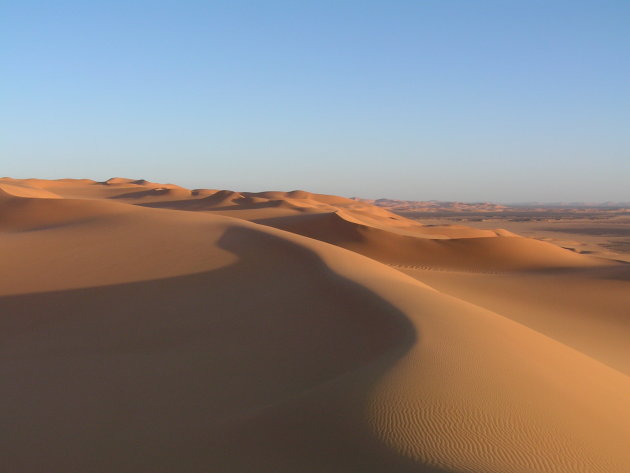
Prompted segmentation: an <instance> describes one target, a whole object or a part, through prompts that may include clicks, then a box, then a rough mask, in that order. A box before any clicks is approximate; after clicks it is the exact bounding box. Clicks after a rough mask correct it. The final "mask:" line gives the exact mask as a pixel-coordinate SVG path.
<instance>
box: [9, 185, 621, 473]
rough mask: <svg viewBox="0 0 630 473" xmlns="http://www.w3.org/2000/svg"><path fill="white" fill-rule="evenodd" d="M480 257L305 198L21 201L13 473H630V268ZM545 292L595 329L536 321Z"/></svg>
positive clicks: (575, 257)
mask: <svg viewBox="0 0 630 473" xmlns="http://www.w3.org/2000/svg"><path fill="white" fill-rule="evenodd" d="M15 188H19V190H18V191H15ZM49 194H52V195H53V197H50V196H49ZM482 235H483V236H481V235H480V234H478V233H476V232H475V231H474V230H470V231H468V230H467V229H466V228H465V227H460V226H457V227H456V228H432V227H426V226H423V225H421V224H419V223H417V222H414V221H411V220H408V219H405V218H404V217H400V216H397V215H395V214H392V213H390V212H389V211H387V210H384V209H376V210H375V209H374V208H373V206H371V204H369V203H362V202H357V201H354V200H352V199H345V198H341V197H335V196H322V195H319V194H312V193H307V192H304V191H292V192H286V193H285V192H261V193H248V192H233V191H220V190H217V191H215V190H212V189H207V190H200V189H197V190H192V191H190V190H188V189H185V188H182V187H179V186H175V185H161V184H158V183H152V182H149V181H145V180H138V179H124V178H114V179H110V180H107V181H103V182H97V181H90V180H59V181H45V180H34V179H29V180H24V181H19V180H12V179H6V178H4V179H0V251H2V254H3V265H2V267H1V269H0V314H2V315H0V360H2V363H0V370H1V373H2V377H1V378H0V379H2V381H1V382H0V383H1V386H0V387H1V389H0V391H1V392H2V393H3V394H2V403H0V417H1V418H2V419H3V425H4V428H3V429H2V431H1V433H0V455H1V456H2V458H3V464H4V465H5V467H6V468H8V469H9V470H10V471H20V472H25V473H30V472H41V471H50V472H64V473H67V472H70V473H72V472H77V473H79V472H85V471H93V472H111V471H120V472H126V471H129V472H132V471H133V472H136V473H137V472H147V473H149V472H151V473H159V472H164V473H166V472H172V471H187V472H190V473H194V472H200V473H201V472H206V471H221V472H234V473H237V472H238V473H245V472H251V471H258V472H269V473H271V472H287V473H289V472H295V471H300V472H306V473H308V472H312V473H316V472H322V471H326V472H340V473H341V472H343V473H351V472H356V471H362V472H374V473H382V472H384V471H395V472H398V473H412V472H418V473H425V472H427V473H428V472H431V473H447V472H448V473H460V472H475V473H486V472H487V473H504V472H507V471H510V472H516V473H521V472H522V473H536V472H538V473H569V472H578V473H581V472H583V473H599V472H601V473H625V472H626V471H628V468H629V466H630V454H629V453H628V451H627V448H626V447H627V445H626V439H627V438H629V437H630V430H629V428H630V411H629V408H628V403H627V399H628V396H629V395H630V378H629V377H628V376H627V375H626V374H624V372H623V369H622V367H623V366H625V365H624V363H625V362H627V361H628V359H630V355H629V353H628V350H627V347H625V346H624V345H623V344H622V343H621V340H623V338H622V337H620V338H619V340H620V341H614V343H611V342H610V340H611V339H610V337H611V336H612V335H610V334H612V333H614V332H619V333H623V330H627V327H628V319H627V317H626V315H624V312H623V301H624V299H623V298H624V297H625V296H624V294H626V293H627V292H626V289H627V284H628V282H629V281H628V280H626V279H623V277H622V276H620V275H622V274H625V273H623V271H625V268H626V266H625V265H623V264H621V263H617V262H614V261H610V260H603V259H600V258H593V257H589V256H588V255H581V254H578V253H574V252H570V251H567V250H564V249H562V248H559V247H557V246H554V245H551V244H548V243H544V242H540V241H537V240H533V239H529V238H523V237H519V236H512V235H510V234H508V233H503V232H501V231H500V230H497V231H488V232H486V233H483V234H482ZM395 265H396V267H394V266H395ZM415 268H420V269H415ZM421 268H426V269H421ZM436 269H440V270H441V271H435V270H436ZM499 272H503V273H505V274H506V275H509V278H511V279H502V278H499V276H497V275H496V274H495V273H499ZM505 277H508V276H505ZM493 278H495V279H493ZM545 278H546V279H545ZM529 279H531V280H532V281H543V282H542V283H541V284H546V283H545V281H550V282H553V284H558V285H559V286H558V287H559V288H560V290H562V288H568V287H579V288H580V292H581V295H580V299H579V304H581V305H582V306H584V307H585V309H584V310H585V312H584V314H582V315H580V317H581V318H580V319H579V320H577V319H576V322H575V323H573V322H572V320H573V318H572V315H571V311H573V310H575V309H574V308H573V307H572V306H571V305H570V300H569V299H568V298H567V299H566V300H565V299H563V298H562V297H560V298H557V299H553V298H550V299H549V301H546V300H544V299H543V298H541V300H539V301H537V304H534V305H533V307H536V310H537V311H540V313H541V314H542V315H541V316H540V317H538V318H536V317H535V316H528V314H526V313H523V311H522V310H521V309H519V307H520V306H519V305H518V303H517V302H518V301H519V300H521V299H522V298H523V297H529V294H531V292H527V291H525V290H520V289H518V288H520V287H524V288H527V287H530V286H529V285H531V287H532V288H533V290H535V291H538V292H541V290H540V289H537V286H535V285H533V283H529V282H528V280H529ZM574 280H575V281H580V285H579V286H576V285H573V286H571V284H573V283H572V282H571V281H574ZM497 281H498V282H497ZM512 281H513V282H512ZM588 281H593V282H594V283H593V288H594V289H589V287H590V286H589V285H588V284H587V283H588ZM499 282H501V284H502V285H499ZM510 284H513V286H510ZM470 287H475V288H477V289H478V290H476V291H470V290H469V291H466V288H470ZM519 291H521V292H519ZM534 293H535V292H534ZM498 294H501V295H503V296H504V297H503V298H502V299H501V298H498ZM598 294H605V295H606V297H607V298H609V300H610V304H609V308H608V309H606V310H609V311H614V310H618V312H615V313H612V312H611V316H609V317H608V316H606V317H604V316H601V315H600V316H597V314H593V310H595V309H594V308H596V307H602V305H601V304H599V305H598V299H597V297H599V296H598ZM510 297H513V298H514V300H515V301H517V302H516V303H510ZM471 298H472V299H473V302H475V303H472V302H469V301H468V300H469V299H471ZM496 301H499V302H496ZM615 301H617V302H616V303H617V305H616V306H615ZM606 307H608V306H606ZM615 307H619V309H615ZM589 311H590V312H589ZM554 321H556V322H554ZM554 324H555V325H554ZM604 326H606V327H607V328H606V329H605V330H604V329H601V327H604ZM559 327H560V328H563V330H562V331H559ZM589 327H591V328H592V332H593V333H597V340H595V341H593V343H592V344H589V343H586V342H585V340H586V338H584V334H585V333H587V331H588V329H589ZM580 337H581V338H580ZM606 345H614V349H615V350H616V351H615V354H614V355H615V356H612V355H610V353H612V352H610V353H609V352H606V350H605V349H604V348H602V347H604V346H606ZM69 452H70V453H69Z"/></svg>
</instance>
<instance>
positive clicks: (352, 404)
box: [0, 228, 436, 473]
mask: <svg viewBox="0 0 630 473" xmlns="http://www.w3.org/2000/svg"><path fill="white" fill-rule="evenodd" d="M220 246H221V247H222V248H223V249H226V250H228V251H230V252H232V253H234V254H236V255H237V256H238V257H239V261H238V263H236V264H234V265H232V266H229V267H225V268H220V269H217V270H215V271H211V272H206V273H200V274H193V275H188V276H182V277H174V278H169V279H162V280H151V281H143V282H135V283H128V284H120V285H113V286H104V287H92V288H85V289H76V290H66V291H56V292H47V293H37V294H28V295H18V296H6V297H2V298H0V314H1V316H0V372H1V378H0V379H1V381H0V391H1V392H2V402H1V403H0V421H1V422H2V429H1V430H0V432H1V433H0V457H1V458H2V465H3V469H4V470H6V471H11V472H20V473H31V472H32V473H41V472H43V471H46V472H49V473H75V472H76V473H86V472H90V473H92V472H94V473H100V472H103V473H111V472H117V473H127V472H129V473H132V472H133V473H145V472H146V473H161V472H164V473H173V472H185V473H196V472H199V473H201V472H204V473H206V472H221V473H228V472H235V473H236V472H238V473H251V472H257V473H264V472H269V473H271V472H286V473H289V472H290V473H294V472H301V473H309V472H312V473H315V472H318V473H319V472H339V473H341V472H343V473H350V472H364V471H365V472H383V473H385V472H388V473H389V472H397V473H405V472H425V471H427V472H428V471H436V470H431V469H427V468H426V467H421V466H419V465H417V464H414V463H413V462H408V461H406V460H404V459H402V458H400V457H399V456H398V455H395V454H394V453H392V452H389V451H388V450H387V449H386V448H385V447H384V446H383V445H382V444H380V443H379V442H378V441H377V440H376V439H373V438H372V437H371V435H370V433H369V432H370V430H369V427H368V426H367V425H366V424H365V420H364V419H365V417H364V411H365V409H366V403H367V399H366V397H365V396H366V393H368V392H369V389H370V386H371V385H372V384H373V383H374V382H375V381H376V380H377V379H378V378H379V376H380V375H381V374H382V373H383V372H384V371H385V370H387V369H388V367H389V366H390V365H391V364H392V363H394V362H395V361H396V360H397V359H398V358H399V357H400V356H402V355H403V354H404V353H405V352H406V351H407V350H408V349H409V347H410V346H411V345H412V344H413V343H414V341H415V337H416V335H415V332H414V329H413V327H412V326H411V324H410V322H409V321H408V319H407V318H406V317H405V315H404V314H402V313H400V312H399V311H398V310H397V309H396V308H394V307H393V306H391V305H390V304H389V303H388V302H387V301H385V300H383V299H381V298H380V297H378V296H377V295H375V294H374V293H372V292H371V291H368V290H367V289H365V288H364V287H363V286H360V285H358V284H356V283H354V282H353V281H351V280H347V279H345V278H342V277H340V276H339V275H337V274H335V273H332V272H331V271H330V270H329V269H328V268H327V266H325V265H324V264H323V263H322V261H321V260H320V259H319V258H318V257H317V256H316V255H314V254H313V253H311V252H309V251H308V250H305V249H303V248H301V247H299V246H297V245H292V244H290V243H289V242H287V241H285V240H282V239H280V238H276V237H274V236H271V235H266V234H262V233H260V232H256V231H254V230H249V229H246V228H233V229H231V230H229V231H227V232H226V233H225V235H224V236H223V237H222V239H221V241H220ZM279 261H282V265H281V266H280V265H278V264H277V263H278V262H279ZM322 438H325V439H329V442H325V443H322V442H321V439H322Z"/></svg>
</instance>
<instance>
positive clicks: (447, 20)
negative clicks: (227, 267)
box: [0, 0, 630, 202]
mask: <svg viewBox="0 0 630 473" xmlns="http://www.w3.org/2000/svg"><path fill="white" fill-rule="evenodd" d="M629 22H630V4H629V3H628V2H623V1H610V0H609V1H601V2H585V1H570V2H569V1H551V2H542V1H530V2H499V1H479V2H464V1H450V2H438V1H425V2H413V1H396V2H375V1H367V2H366V1H363V2H358V1H348V2H331V1H322V2H299V3H295V2H288V1H270V2H253V1H249V2H244V1H237V2H233V1H231V2H212V3H211V4H209V3H207V2H197V1H182V2H170V1H158V2H148V1H135V2H122V1H112V2H77V1H64V2H55V3H49V2H41V1H23V2H4V3H3V4H2V5H1V6H0V42H1V43H2V44H3V45H5V47H4V48H2V51H0V58H1V59H2V63H3V64H4V68H3V80H2V83H3V87H2V89H0V90H1V91H0V101H1V103H2V110H3V113H2V114H0V125H1V126H2V129H3V139H2V140H1V141H0V157H1V158H2V160H1V161H2V164H3V166H2V171H1V173H2V174H3V175H8V176H11V177H14V178H27V177H38V178H65V177H76V178H84V177H89V178H93V179H96V180H105V179H107V178H109V177H112V176H125V177H135V178H145V179H148V180H151V181H157V182H174V183H177V184H180V185H183V186H186V187H188V188H195V187H210V188H228V189H238V190H249V191H262V190H269V189H278V190H291V189H306V190H308V191H312V192H320V193H327V194H336V195H344V196H359V197H365V198H381V197H386V198H393V199H407V200H430V199H436V200H461V201H494V202H515V201H596V202H601V201H628V200H630V195H629V194H628V190H627V189H628V186H627V181H628V177H630V153H629V150H630V135H629V134H628V132H627V130H628V129H629V128H630V41H629V36H628V25H629Z"/></svg>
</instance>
